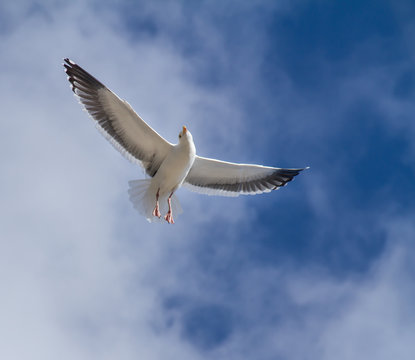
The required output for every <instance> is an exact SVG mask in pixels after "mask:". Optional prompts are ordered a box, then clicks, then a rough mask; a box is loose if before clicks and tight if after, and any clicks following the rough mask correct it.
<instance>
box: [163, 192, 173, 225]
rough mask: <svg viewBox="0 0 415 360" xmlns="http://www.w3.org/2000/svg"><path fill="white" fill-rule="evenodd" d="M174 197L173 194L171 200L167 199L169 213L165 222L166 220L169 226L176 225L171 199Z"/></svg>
mask: <svg viewBox="0 0 415 360" xmlns="http://www.w3.org/2000/svg"><path fill="white" fill-rule="evenodd" d="M172 196H173V193H171V194H170V196H169V198H168V199H167V203H168V204H169V211H167V214H166V216H165V217H164V220H166V221H167V222H168V223H169V224H174V220H173V211H172V209H171V197H172Z"/></svg>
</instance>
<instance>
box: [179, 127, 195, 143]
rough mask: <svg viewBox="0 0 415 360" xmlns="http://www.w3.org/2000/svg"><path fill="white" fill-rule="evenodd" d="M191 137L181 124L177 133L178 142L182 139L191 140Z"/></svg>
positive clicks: (182, 140)
mask: <svg viewBox="0 0 415 360" xmlns="http://www.w3.org/2000/svg"><path fill="white" fill-rule="evenodd" d="M192 140H193V137H192V134H191V133H190V131H189V130H187V128H186V126H183V129H182V131H180V133H179V142H180V143H182V142H184V141H192Z"/></svg>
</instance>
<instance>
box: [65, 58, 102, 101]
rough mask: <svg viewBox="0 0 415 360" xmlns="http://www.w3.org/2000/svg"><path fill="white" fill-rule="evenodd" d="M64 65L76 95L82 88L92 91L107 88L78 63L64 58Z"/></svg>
mask: <svg viewBox="0 0 415 360" xmlns="http://www.w3.org/2000/svg"><path fill="white" fill-rule="evenodd" d="M63 60H64V63H63V64H62V65H63V67H64V68H65V73H66V74H67V75H68V80H69V82H70V83H71V87H72V91H73V92H74V93H75V94H76V89H77V88H78V87H79V86H78V85H80V86H82V87H83V88H90V89H94V90H97V89H100V88H105V85H104V84H102V83H101V82H100V81H99V80H97V79H96V78H95V77H93V76H92V75H91V74H89V73H88V72H87V71H85V70H84V69H83V68H82V67H80V66H79V65H78V64H77V63H75V62H74V61H72V60H71V59H69V58H64V59H63Z"/></svg>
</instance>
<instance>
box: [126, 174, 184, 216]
mask: <svg viewBox="0 0 415 360" xmlns="http://www.w3.org/2000/svg"><path fill="white" fill-rule="evenodd" d="M128 185H129V189H128V194H129V195H130V201H131V202H132V204H133V206H134V209H136V210H137V211H138V212H139V213H140V214H141V215H143V216H144V217H145V218H146V219H147V221H149V222H157V221H161V220H163V217H164V215H165V214H166V213H167V211H168V204H167V196H160V197H159V208H160V212H161V214H162V217H161V218H160V219H159V218H158V217H155V216H153V210H154V207H155V206H156V194H157V190H158V189H156V187H154V186H152V183H151V179H141V180H131V181H129V182H128ZM171 207H172V210H173V217H174V218H177V216H178V215H179V214H181V213H182V212H183V210H182V207H181V206H180V203H179V200H178V199H177V197H176V196H175V195H173V196H172V198H171Z"/></svg>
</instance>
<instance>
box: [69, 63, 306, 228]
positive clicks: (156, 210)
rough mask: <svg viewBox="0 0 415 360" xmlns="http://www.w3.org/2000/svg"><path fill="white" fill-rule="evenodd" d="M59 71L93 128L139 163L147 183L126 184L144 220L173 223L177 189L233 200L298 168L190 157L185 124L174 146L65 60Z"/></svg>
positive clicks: (265, 188)
mask: <svg viewBox="0 0 415 360" xmlns="http://www.w3.org/2000/svg"><path fill="white" fill-rule="evenodd" d="M64 60H65V64H64V67H65V71H66V73H67V75H68V80H69V82H70V83H71V86H72V91H73V92H74V93H75V95H76V96H77V97H78V98H79V101H80V102H81V104H82V105H83V106H84V107H85V109H86V110H87V111H88V113H89V115H90V116H91V117H92V118H93V119H94V120H95V121H96V125H97V127H98V129H99V130H100V131H101V132H102V133H103V135H104V136H105V137H106V138H107V139H108V140H109V141H110V142H111V143H112V144H113V145H114V146H115V148H116V149H117V150H119V151H120V152H121V153H122V154H123V155H124V156H125V157H126V158H127V159H129V160H130V161H132V162H135V163H138V164H140V165H142V166H143V167H144V169H145V171H146V173H147V174H148V175H149V176H150V178H149V179H142V180H133V181H130V182H129V185H130V189H129V191H128V192H129V194H130V199H131V201H132V203H133V205H134V207H135V208H136V209H137V210H138V211H139V212H140V213H141V214H143V215H144V216H145V217H146V218H147V220H148V221H150V222H151V221H153V220H159V219H161V216H162V213H163V214H165V216H164V219H165V220H166V221H167V222H168V223H170V224H173V223H174V219H173V213H175V214H176V215H177V214H178V213H180V212H181V208H180V204H179V201H178V200H177V198H176V196H175V195H174V193H175V191H176V190H177V189H178V188H179V187H180V186H182V185H184V186H186V187H188V188H189V189H190V190H192V191H196V192H199V193H202V194H208V195H222V196H239V195H240V194H251V195H254V194H261V193H264V192H270V191H272V190H276V189H278V188H280V187H281V186H284V185H285V184H286V183H288V182H289V181H291V180H292V179H293V178H294V176H296V175H298V174H299V173H300V172H301V171H302V170H304V168H301V169H281V168H276V167H268V166H261V165H251V164H236V163H230V162H225V161H219V160H215V159H209V158H205V157H200V156H198V155H196V148H195V145H194V142H193V137H192V134H191V133H190V131H189V130H187V128H186V127H185V126H183V129H182V131H181V132H180V133H179V142H178V144H176V145H174V144H172V143H170V142H168V141H166V140H165V139H163V138H162V137H161V136H160V135H159V134H158V133H157V132H156V131H154V130H153V129H152V128H151V127H150V126H149V125H148V124H147V123H146V122H145V121H144V120H143V119H141V117H140V116H139V115H137V113H136V112H135V111H134V110H133V109H132V107H131V106H130V105H129V104H128V103H127V102H126V101H124V100H122V99H120V98H119V97H118V96H117V95H115V94H114V93H113V92H112V91H111V90H109V89H108V88H107V87H106V86H105V85H104V84H102V83H101V82H100V81H98V80H97V79H96V78H94V77H93V76H92V75H90V74H89V73H88V72H86V71H85V70H84V69H82V68H81V67H80V66H79V65H77V64H75V63H74V62H73V61H71V60H69V59H64Z"/></svg>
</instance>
